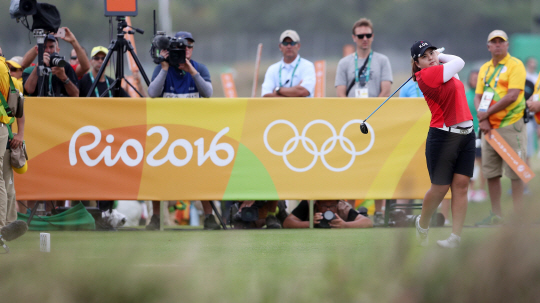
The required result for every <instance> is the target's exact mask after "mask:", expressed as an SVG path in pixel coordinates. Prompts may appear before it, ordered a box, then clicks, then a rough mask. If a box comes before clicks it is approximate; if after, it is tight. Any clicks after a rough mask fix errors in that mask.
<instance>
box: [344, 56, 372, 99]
mask: <svg viewBox="0 0 540 303" xmlns="http://www.w3.org/2000/svg"><path fill="white" fill-rule="evenodd" d="M368 61H369V60H368V58H366V60H365V61H364V64H363V65H362V67H361V68H360V69H359V70H358V77H360V75H361V74H362V73H363V72H364V69H365V68H366V65H367V62H368ZM355 76H356V75H355ZM354 84H355V80H354V78H353V80H352V82H351V84H349V87H348V88H347V92H346V93H345V96H348V95H349V92H350V91H351V89H352V88H353V86H354Z"/></svg>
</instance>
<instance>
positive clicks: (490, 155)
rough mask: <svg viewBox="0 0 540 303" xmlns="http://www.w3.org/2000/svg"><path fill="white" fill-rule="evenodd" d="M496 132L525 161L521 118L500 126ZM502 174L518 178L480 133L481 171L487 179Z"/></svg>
mask: <svg viewBox="0 0 540 303" xmlns="http://www.w3.org/2000/svg"><path fill="white" fill-rule="evenodd" d="M497 132H498V133H499V134H500V135H501V136H502V137H503V138H504V140H506V142H507V143H508V145H510V147H512V149H513V150H514V151H515V152H516V153H517V154H518V155H519V157H520V158H521V159H522V160H523V161H525V160H526V158H527V130H526V127H525V123H523V119H519V121H518V122H516V123H514V124H512V125H508V126H505V127H502V128H498V129H497ZM503 167H504V175H505V176H507V177H508V178H510V179H512V180H517V179H519V176H518V175H517V174H516V173H515V172H514V171H513V170H512V169H511V168H510V166H508V164H506V162H504V160H503V159H502V158H501V156H499V154H498V153H497V152H496V151H495V150H494V149H493V147H491V145H490V144H489V143H487V141H486V139H485V137H484V135H483V134H482V172H483V173H484V177H485V178H487V179H490V178H496V177H502V173H503Z"/></svg>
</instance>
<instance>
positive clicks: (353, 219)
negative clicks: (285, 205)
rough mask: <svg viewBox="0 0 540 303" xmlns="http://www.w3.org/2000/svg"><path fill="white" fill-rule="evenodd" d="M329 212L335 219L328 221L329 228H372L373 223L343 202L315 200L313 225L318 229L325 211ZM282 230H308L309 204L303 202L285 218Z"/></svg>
mask: <svg viewBox="0 0 540 303" xmlns="http://www.w3.org/2000/svg"><path fill="white" fill-rule="evenodd" d="M328 210H329V211H331V212H333V213H334V215H335V219H334V220H332V221H330V222H329V223H330V226H331V228H366V227H373V222H371V220H370V219H369V218H367V217H364V216H362V215H361V214H359V213H358V212H357V211H356V210H354V209H353V208H352V207H351V205H350V204H349V203H347V202H345V201H343V200H316V201H315V203H314V205H313V224H314V225H315V227H320V226H319V224H320V223H321V220H322V219H323V214H324V213H325V212H326V211H328ZM283 227H284V228H309V204H308V201H306V200H303V201H302V202H300V204H298V206H297V207H296V208H295V209H294V210H293V211H292V213H291V214H290V215H289V216H287V218H286V219H285V222H283Z"/></svg>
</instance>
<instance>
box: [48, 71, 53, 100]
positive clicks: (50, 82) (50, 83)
mask: <svg viewBox="0 0 540 303" xmlns="http://www.w3.org/2000/svg"><path fill="white" fill-rule="evenodd" d="M49 96H54V94H53V90H52V72H49Z"/></svg>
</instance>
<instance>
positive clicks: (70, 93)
mask: <svg viewBox="0 0 540 303" xmlns="http://www.w3.org/2000/svg"><path fill="white" fill-rule="evenodd" d="M35 50H36V53H35V54H36V55H37V47H36V48H35ZM59 51H60V47H59V46H58V40H57V39H56V38H55V37H54V36H53V35H52V34H48V35H47V37H46V38H45V53H44V54H43V64H44V65H45V66H46V67H49V61H50V55H51V54H52V53H58V52H59ZM23 61H24V60H23ZM37 70H38V68H35V66H34V67H29V68H27V69H25V70H24V72H23V83H24V91H25V92H26V93H27V94H28V95H30V96H37V95H38V94H39V91H40V90H39V89H38V87H37V86H38V74H37ZM51 71H52V74H51V77H45V79H44V81H43V87H42V88H41V89H42V92H43V94H42V97H53V96H55V97H78V96H79V89H78V88H77V84H78V80H77V75H76V74H75V71H74V70H73V68H72V67H71V66H70V65H69V64H66V65H65V66H64V67H58V66H53V67H51Z"/></svg>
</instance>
